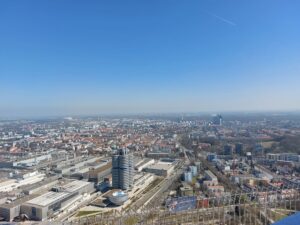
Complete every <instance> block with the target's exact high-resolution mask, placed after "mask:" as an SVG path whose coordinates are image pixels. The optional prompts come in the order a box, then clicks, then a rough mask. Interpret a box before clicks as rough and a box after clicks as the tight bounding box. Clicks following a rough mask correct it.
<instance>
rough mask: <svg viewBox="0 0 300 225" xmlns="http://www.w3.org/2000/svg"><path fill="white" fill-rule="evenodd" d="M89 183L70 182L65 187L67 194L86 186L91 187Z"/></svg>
mask: <svg viewBox="0 0 300 225" xmlns="http://www.w3.org/2000/svg"><path fill="white" fill-rule="evenodd" d="M89 184H90V183H89V182H86V181H81V180H75V181H73V182H70V183H68V184H65V185H64V186H62V187H63V189H64V191H65V192H75V191H77V190H79V189H81V188H83V187H84V186H86V185H89Z"/></svg>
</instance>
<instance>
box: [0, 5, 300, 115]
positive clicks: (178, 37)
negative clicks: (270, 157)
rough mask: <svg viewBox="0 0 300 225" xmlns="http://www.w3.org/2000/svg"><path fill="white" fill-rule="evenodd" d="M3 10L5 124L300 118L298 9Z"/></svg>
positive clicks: (0, 85) (0, 97)
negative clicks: (69, 119)
mask: <svg viewBox="0 0 300 225" xmlns="http://www.w3.org/2000/svg"><path fill="white" fill-rule="evenodd" d="M0 6H1V7H0V8H1V10H0V28H1V30H2V32H1V33H2V34H1V35H0V43H1V44H2V47H1V51H0V74H1V75H0V79H1V82H0V101H1V107H0V119H1V118H14V117H36V116H37V117H38V116H64V115H97V114H110V113H114V114H119V113H125V114H127V113H128V114H135V113H138V114H139V113H172V112H216V113H218V112H231V111H299V110H300V105H299V102H300V89H299V87H298V86H299V83H300V77H299V75H298V71H299V69H300V66H299V63H298V62H299V60H300V53H299V52H300V51H299V50H300V45H299V41H298V40H299V38H300V30H299V27H300V26H299V21H300V15H299V13H298V11H299V9H300V4H299V3H298V2H295V1H284V2H282V1H271V0H266V1H263V2H262V1H257V0H255V1H251V2H247V3H245V2H241V1H231V2H228V1H201V2H198V1H191V2H190V3H189V4H186V3H183V2H179V1H163V2H161V1H151V2H146V1H130V2H126V3H125V2H122V1H112V2H97V1H91V2H90V3H89V4H85V3H83V2H80V1H63V2H62V1H60V2H53V1H45V2H38V1H27V2H26V3H25V2H19V3H18V4H13V3H11V2H9V1H6V2H4V1H3V2H1V3H0Z"/></svg>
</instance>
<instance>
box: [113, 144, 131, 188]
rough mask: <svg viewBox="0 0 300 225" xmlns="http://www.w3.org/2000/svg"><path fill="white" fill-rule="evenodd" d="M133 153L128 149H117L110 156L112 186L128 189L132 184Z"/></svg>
mask: <svg viewBox="0 0 300 225" xmlns="http://www.w3.org/2000/svg"><path fill="white" fill-rule="evenodd" d="M133 176H134V168H133V155H132V154H130V152H129V150H128V149H119V150H118V151H117V152H116V153H115V154H114V155H113V156H112V187H113V188H116V189H123V190H128V189H131V187H132V186H133Z"/></svg>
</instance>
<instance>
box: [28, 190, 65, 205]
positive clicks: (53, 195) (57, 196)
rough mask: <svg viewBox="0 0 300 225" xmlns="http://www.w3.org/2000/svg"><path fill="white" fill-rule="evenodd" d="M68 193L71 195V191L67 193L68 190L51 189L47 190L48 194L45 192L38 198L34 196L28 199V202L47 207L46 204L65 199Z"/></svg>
mask: <svg viewBox="0 0 300 225" xmlns="http://www.w3.org/2000/svg"><path fill="white" fill-rule="evenodd" d="M67 195H69V193H67V192H53V191H51V192H47V193H46V194H43V195H41V196H39V197H37V198H34V199H32V200H30V201H28V202H27V203H26V204H30V205H37V206H41V207H45V206H48V205H51V204H52V203H53V202H56V201H59V200H61V199H64V198H65V197H66V196H67Z"/></svg>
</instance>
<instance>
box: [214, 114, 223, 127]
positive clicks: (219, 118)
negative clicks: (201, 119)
mask: <svg viewBox="0 0 300 225" xmlns="http://www.w3.org/2000/svg"><path fill="white" fill-rule="evenodd" d="M212 123H213V125H217V126H222V124H223V117H222V116H221V115H220V114H217V115H213V117H212Z"/></svg>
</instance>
